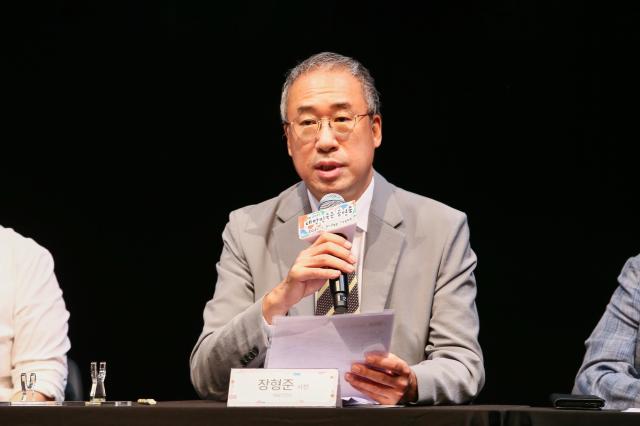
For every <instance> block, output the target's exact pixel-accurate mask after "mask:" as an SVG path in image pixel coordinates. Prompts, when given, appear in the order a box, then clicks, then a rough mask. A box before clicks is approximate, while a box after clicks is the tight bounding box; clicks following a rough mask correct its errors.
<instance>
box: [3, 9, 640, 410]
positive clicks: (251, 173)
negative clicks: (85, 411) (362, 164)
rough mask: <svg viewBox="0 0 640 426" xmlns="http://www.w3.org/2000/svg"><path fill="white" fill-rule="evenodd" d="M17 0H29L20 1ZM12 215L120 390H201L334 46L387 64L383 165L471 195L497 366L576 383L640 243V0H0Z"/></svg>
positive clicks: (488, 343)
mask: <svg viewBox="0 0 640 426" xmlns="http://www.w3.org/2000/svg"><path fill="white" fill-rule="evenodd" d="M16 3H17V2H16ZM0 7H1V8H2V10H1V11H0V28H2V30H1V31H2V32H3V37H2V38H3V45H4V47H3V53H2V56H3V62H4V64H5V65H3V68H4V69H5V70H9V76H8V77H5V79H4V82H3V85H2V86H3V88H4V89H3V92H4V95H3V96H2V99H3V101H2V103H3V104H4V108H3V109H4V110H5V112H4V113H3V120H2V121H3V122H4V125H3V126H2V127H3V131H2V142H1V147H2V151H1V153H0V164H2V166H1V168H0V178H1V182H2V189H1V197H0V224H2V225H3V226H5V227H12V228H14V229H16V230H17V231H18V232H20V233H22V234H23V235H26V236H30V237H33V238H34V239H35V240H36V241H38V242H39V243H40V244H41V245H43V246H45V247H47V248H48V249H49V250H50V251H51V252H52V254H53V256H54V258H55V261H56V274H57V276H58V279H59V281H60V284H61V286H62V288H63V291H64V296H65V300H66V303H67V306H68V309H69V311H70V312H71V319H70V332H69V334H70V338H71V341H72V349H71V352H70V356H71V357H72V358H74V359H75V360H76V361H77V362H78V363H79V364H80V366H81V368H82V369H83V373H85V384H86V379H87V374H86V372H87V371H86V370H88V365H89V362H90V361H92V360H106V361H107V362H108V378H107V383H106V385H107V386H106V387H107V392H108V396H109V398H110V399H136V398H140V397H153V398H156V399H160V400H166V399H193V398H195V397H196V395H195V393H194V391H193V389H192V387H191V384H190V381H189V369H188V358H189V353H190V351H191V349H192V347H193V344H194V343H195V341H196V339H197V336H198V335H199V333H200V330H201V327H202V310H203V307H204V304H205V303H206V301H207V300H208V299H210V297H211V296H212V294H213V290H214V284H215V263H216V261H217V259H218V256H219V254H220V250H221V239H220V234H221V232H222V229H223V227H224V225H225V223H226V220H227V215H228V213H229V212H230V211H231V210H232V209H235V208H238V207H241V206H243V205H247V204H251V203H256V202H259V201H262V200H264V199H267V198H270V197H272V196H275V195H277V194H278V193H279V192H280V191H281V190H282V189H284V188H285V187H287V186H289V185H291V184H293V183H294V182H296V181H297V177H296V174H295V171H294V170H293V167H292V165H291V163H290V160H289V158H288V156H287V153H286V148H285V143H284V140H283V138H282V130H281V127H280V124H279V113H278V107H279V99H280V88H281V84H282V81H283V76H284V73H285V71H286V70H287V69H289V68H291V67H293V66H294V65H295V64H296V63H297V62H298V61H299V60H302V59H304V58H305V57H307V56H309V55H311V54H313V53H317V52H319V51H324V50H331V51H337V52H339V53H342V54H346V55H350V56H354V57H356V58H357V59H359V60H360V61H362V62H363V63H364V64H365V66H367V67H368V68H369V69H370V70H371V72H372V74H373V76H374V77H375V78H376V81H377V85H378V89H379V90H380V92H381V95H382V105H383V107H382V113H383V117H384V127H383V129H384V138H383V144H382V146H381V148H380V149H379V150H378V151H377V157H376V160H375V167H376V169H377V170H378V171H379V172H381V173H382V174H383V175H384V176H385V177H386V178H387V179H388V180H390V181H391V182H393V183H395V184H396V185H398V186H401V187H404V188H405V189H408V190H411V191H414V192H417V193H420V194H423V195H426V196H429V197H431V198H435V199H437V200H439V201H442V202H445V203H447V204H449V205H451V206H453V207H455V208H457V209H459V210H462V211H464V212H466V213H467V215H468V216H469V221H470V226H471V237H472V241H471V242H472V246H473V248H474V250H475V251H476V253H477V254H478V256H479V264H478V268H477V278H478V289H479V294H478V299H477V303H478V309H479V311H480V317H481V335H480V340H481V345H482V347H483V350H484V354H485V359H486V361H485V365H486V372H487V383H486V385H485V388H484V390H483V392H482V393H481V395H480V397H479V398H478V402H483V403H522V404H529V403H536V402H541V401H543V400H545V399H546V397H547V395H548V394H549V393H550V392H569V391H570V389H571V387H572V384H573V379H574V377H575V373H576V372H577V369H578V367H579V365H580V362H581V360H582V356H583V353H584V347H583V341H584V340H585V339H586V337H587V336H588V335H589V333H590V332H591V330H592V329H593V327H594V326H595V324H596V322H597V321H598V319H599V317H600V316H601V314H602V312H603V311H604V308H605V305H606V303H607V301H608V299H609V297H610V295H611V293H612V291H613V290H614V288H615V287H616V284H617V283H616V277H617V275H618V273H619V271H620V269H621V268H622V265H623V264H624V262H625V260H626V259H627V258H628V257H630V256H633V255H635V254H637V253H638V252H640V244H638V240H639V239H638V237H639V236H640V229H639V227H638V216H639V213H640V209H639V208H638V207H637V201H636V199H637V197H638V195H637V177H636V175H637V173H636V171H637V158H638V157H636V156H634V154H633V146H634V144H635V143H636V141H637V139H638V138H637V131H636V129H635V124H636V123H635V122H636V120H637V108H636V103H637V99H638V97H637V95H636V93H637V89H638V82H637V79H638V75H639V74H638V69H637V67H636V65H635V62H636V56H637V52H638V41H639V39H640V30H638V25H637V22H638V18H640V14H639V13H638V10H637V9H636V10H632V9H629V8H628V7H621V6H619V5H616V3H615V2H610V3H607V4H606V5H605V4H604V3H593V4H591V3H588V2H586V3H585V2H573V1H562V2H558V1H549V2H541V1H533V0H524V1H507V0H505V1H493V2H478V1H473V2H471V1H470V2H462V3H460V2H426V3H424V4H422V5H417V4H414V3H412V2H398V1H394V2H373V3H368V2H336V1H328V2H321V3H306V2H289V3H285V2H278V1H268V2H267V1H265V2H256V3H255V4H254V3H247V2H242V1H238V2H231V3H229V2H227V3H219V2H204V1H203V2H186V1H174V2H172V1H153V2H127V3H121V2H113V1H93V2H80V1H78V2H46V3H42V4H41V3H28V2H27V3H24V2H20V3H19V5H5V4H3V5H2V6H0Z"/></svg>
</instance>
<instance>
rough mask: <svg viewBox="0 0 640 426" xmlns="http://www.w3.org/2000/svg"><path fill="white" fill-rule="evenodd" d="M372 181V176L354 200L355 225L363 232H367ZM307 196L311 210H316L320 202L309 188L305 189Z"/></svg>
mask: <svg viewBox="0 0 640 426" xmlns="http://www.w3.org/2000/svg"><path fill="white" fill-rule="evenodd" d="M373 181H374V178H373V177H372V178H371V182H369V186H367V189H366V190H365V191H364V192H363V193H362V195H361V196H360V198H358V199H357V200H356V216H357V219H356V226H357V227H358V229H360V230H361V231H364V232H367V225H368V223H369V209H370V208H371V200H372V198H373V187H374V182H373ZM307 196H308V197H309V203H310V204H311V211H314V212H315V211H317V210H318V207H319V206H320V202H319V201H318V200H316V197H314V196H313V195H312V194H311V191H309V189H307Z"/></svg>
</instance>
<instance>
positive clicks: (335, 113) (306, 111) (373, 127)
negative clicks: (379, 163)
mask: <svg viewBox="0 0 640 426" xmlns="http://www.w3.org/2000/svg"><path fill="white" fill-rule="evenodd" d="M367 112H368V107H367V103H366V101H365V98H364V92H363V90H362V84H360V82H359V81H358V80H357V79H356V78H355V77H354V76H352V75H351V74H350V73H349V72H348V71H346V70H344V69H339V68H338V69H332V70H331V69H322V68H321V69H317V70H313V71H310V72H308V73H306V74H303V75H301V76H300V77H298V79H297V80H296V81H295V82H294V83H293V84H292V85H291V87H290V88H289V98H288V102H287V120H288V121H290V122H291V121H296V120H298V122H299V120H300V119H307V118H311V119H312V120H318V119H324V118H328V119H331V118H332V117H340V115H341V114H343V115H344V114H347V115H349V114H351V115H355V114H366V113H367ZM285 132H286V136H287V148H288V151H289V155H290V156H291V158H292V159H293V165H294V166H295V168H296V171H297V172H298V175H300V177H301V178H302V180H303V181H304V182H305V183H306V185H307V187H308V188H309V190H310V191H311V193H312V194H313V195H314V197H316V198H317V199H318V200H319V199H321V198H322V196H323V195H325V194H328V193H330V192H334V193H338V194H340V195H342V197H343V198H344V199H345V200H346V201H351V200H357V199H358V198H359V197H360V196H361V195H362V193H363V192H364V191H365V189H367V186H368V185H369V182H371V178H372V176H373V153H374V151H375V149H376V148H377V147H379V146H380V142H381V141H382V119H381V117H380V116H379V115H375V116H365V117H358V118H357V121H356V124H355V127H354V128H353V132H352V133H351V134H350V135H349V136H348V138H346V139H344V138H336V135H335V134H334V132H333V130H332V129H331V128H330V127H329V124H328V121H327V120H323V122H322V127H321V128H320V131H319V132H318V134H317V137H316V138H315V139H314V140H311V141H303V140H302V138H301V137H300V136H299V133H297V132H296V131H295V130H294V128H293V126H292V125H286V126H285Z"/></svg>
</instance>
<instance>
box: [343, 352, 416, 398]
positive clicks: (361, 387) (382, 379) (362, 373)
mask: <svg viewBox="0 0 640 426" xmlns="http://www.w3.org/2000/svg"><path fill="white" fill-rule="evenodd" d="M345 379H346V380H347V382H349V384H350V385H351V386H353V388H354V389H356V390H358V391H360V392H362V393H363V394H364V395H366V396H368V397H369V398H371V399H373V400H375V401H377V402H379V403H380V404H384V405H395V404H404V403H408V402H415V401H416V400H417V399H418V383H417V382H418V381H417V378H416V374H415V373H414V372H413V370H412V369H411V368H409V364H407V363H406V362H405V361H404V360H402V359H401V358H399V357H397V356H395V355H394V354H391V353H389V354H386V353H379V352H371V353H368V354H367V356H366V358H365V361H364V363H354V364H353V365H352V366H351V372H350V373H346V375H345Z"/></svg>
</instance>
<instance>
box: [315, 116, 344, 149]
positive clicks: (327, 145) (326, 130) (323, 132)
mask: <svg viewBox="0 0 640 426" xmlns="http://www.w3.org/2000/svg"><path fill="white" fill-rule="evenodd" d="M338 146H339V143H338V140H337V139H336V135H335V134H334V133H333V129H332V128H331V124H330V121H329V120H326V119H323V120H321V121H320V129H319V130H318V141H317V142H316V147H317V149H318V150H320V151H333V150H334V149H337V148H338Z"/></svg>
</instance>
